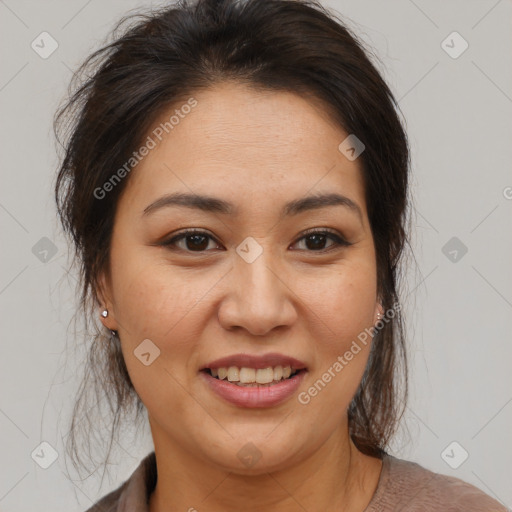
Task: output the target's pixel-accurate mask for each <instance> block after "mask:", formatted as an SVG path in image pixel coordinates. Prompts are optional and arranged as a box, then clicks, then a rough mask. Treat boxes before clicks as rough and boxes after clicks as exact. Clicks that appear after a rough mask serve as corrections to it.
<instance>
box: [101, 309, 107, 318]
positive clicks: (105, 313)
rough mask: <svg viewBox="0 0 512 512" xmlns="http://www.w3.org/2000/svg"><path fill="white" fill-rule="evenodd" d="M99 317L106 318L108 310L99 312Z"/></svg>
mask: <svg viewBox="0 0 512 512" xmlns="http://www.w3.org/2000/svg"><path fill="white" fill-rule="evenodd" d="M101 316H102V317H103V318H107V316H108V309H104V310H103V311H102V312H101Z"/></svg>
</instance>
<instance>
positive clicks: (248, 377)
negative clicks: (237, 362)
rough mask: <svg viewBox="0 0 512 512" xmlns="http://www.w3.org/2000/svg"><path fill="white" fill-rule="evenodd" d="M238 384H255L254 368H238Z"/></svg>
mask: <svg viewBox="0 0 512 512" xmlns="http://www.w3.org/2000/svg"><path fill="white" fill-rule="evenodd" d="M240 382H242V383H244V384H247V383H249V382H256V370H255V369H254V368H240Z"/></svg>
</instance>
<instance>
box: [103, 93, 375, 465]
mask: <svg viewBox="0 0 512 512" xmlns="http://www.w3.org/2000/svg"><path fill="white" fill-rule="evenodd" d="M194 98H195V99H196V100H197V105H196V106H195V107H193V108H191V109H188V108H185V109H180V105H177V106H174V107H173V108H172V109H171V110H170V111H169V112H165V115H163V116H162V118H161V119H160V120H159V122H160V121H162V122H165V121H168V120H169V117H170V116H171V115H172V114H173V113H174V112H175V110H176V109H177V110H179V111H180V112H181V116H180V119H179V122H178V123H176V124H174V125H173V128H172V129H169V128H168V131H169V134H168V135H166V134H165V131H164V135H166V136H165V137H162V140H161V141H158V138H156V137H155V136H154V135H152V137H153V139H154V140H155V141H156V142H157V144H156V147H154V148H153V149H151V150H150V151H149V154H148V155H147V156H146V157H144V159H143V160H142V161H141V162H140V163H139V164H138V165H137V166H136V167H135V168H134V169H133V170H132V171H131V176H130V179H129V182H128V183H127V187H126V189H125V190H124V192H123V194H122V196H121V198H120V201H119V204H118V208H117V212H116V219H115V226H114V231H113V238H112V245H111V260H110V276H109V277H108V278H107V279H105V280H104V281H103V283H104V287H103V296H104V297H105V299H106V304H107V306H108V307H109V316H108V318H106V319H103V322H104V324H105V325H106V326H107V327H108V328H110V329H116V330H118V331H119V337H120V340H121V345H122V350H123V355H124V358H125V361H126V366H127V368H128V371H129V374H130V377H131V379H132V382H133V385H134V386H135V389H136V391H137V393H138V395H139V397H140V398H141V400H142V401H143V403H144V404H145V406H146V408H147V410H148V415H149V419H150V424H151V429H152V434H153V439H154V441H155V447H156V448H157V449H158V448H159V447H163V446H166V447H167V448H166V449H171V450H173V451H174V452H176V453H177V452H178V451H179V452H181V453H184V454H186V455H187V456H188V457H189V458H190V457H194V458H195V459H196V460H199V461H201V463H202V464H209V465H211V466H213V467H222V468H224V469H228V470H230V471H233V472H239V473H259V472H263V471H269V470H277V469H280V468H284V467H286V466H289V465H290V464H293V463H296V462H298V461H300V460H304V459H305V458H306V457H308V456H309V455H311V454H312V453H314V452H315V451H316V450H318V449H319V448H320V447H321V446H322V445H323V444H324V443H325V442H326V441H327V440H328V439H329V438H331V439H332V438H333V434H335V433H336V432H345V431H346V428H347V416H346V409H347V406H348V404H349V403H350V400H351V398H352V397H353V395H354V393H355V391H356V389H357V387H358V385H359V382H360V380H361V377H362V374H363V371H364V368H365V365H366V362H367V358H368V354H369V349H370V343H369V342H368V343H367V344H366V345H365V344H364V343H361V342H360V341H358V336H359V335H360V334H361V333H362V332H364V331H365V328H366V329H368V328H370V327H371V326H373V325H374V324H375V322H376V321H377V312H378V311H380V310H379V305H378V302H377V294H376V259H375V252H374V244H373V240H372V235H371V231H370V226H369V221H368V216H367V209H366V204H365V197H364V188H363V181H362V176H361V170H360V168H359V165H358V160H357V159H356V160H353V161H351V160H349V159H348V158H347V157H346V156H345V155H344V154H343V153H342V152H340V150H339V149H338V146H339V145H340V143H341V142H342V141H343V140H344V139H346V137H347V136H348V134H347V133H344V132H343V131H342V130H341V129H340V128H338V127H337V126H336V125H335V124H333V123H332V122H330V121H329V119H328V118H327V116H326V115H325V114H324V113H323V112H322V110H321V108H320V107H319V106H318V105H317V104H316V103H312V102H311V101H306V100H305V99H302V98H301V97H300V96H297V95H294V94H291V93H285V92H261V91H255V90H252V89H249V88H247V87H246V86H242V85H237V84H233V83H225V84H222V85H217V86H215V87H213V88H211V89H209V90H207V91H202V92H200V93H197V94H195V95H194ZM185 103H186V102H184V104H185ZM314 104H315V105H317V106H316V107H315V106H313V105H314ZM189 110H190V112H189V113H188V114H183V112H185V111H187V112H188V111H189ZM174 121H175V120H174ZM157 125H158V123H157V124H156V125H155V128H156V127H157ZM160 131H161V130H160ZM172 194H183V195H187V196H193V197H195V198H196V200H195V201H192V200H191V199H190V197H189V199H187V200H186V201H182V204H178V203H177V202H175V201H174V202H173V201H171V200H170V197H171V195H172ZM324 194H326V195H327V194H331V195H332V194H337V195H339V196H340V197H341V199H340V198H338V200H331V201H329V200H326V199H324V200H322V201H320V202H318V201H315V200H311V201H307V198H311V197H313V198H314V197H318V196H320V195H324ZM206 196H208V197H209V198H213V199H214V200H215V201H203V200H201V201H199V198H200V197H201V198H202V197H206ZM182 197H184V196H182ZM193 197H192V198H193ZM165 198H167V200H166V199H165ZM343 198H346V199H343ZM331 199H332V198H331ZM104 200H105V201H107V200H108V197H106V198H105V199H104ZM185 202H186V203H187V204H184V203H185ZM226 205H227V206H226ZM192 229H194V230H198V231H200V234H197V233H196V234H189V236H188V237H183V238H181V239H177V240H174V241H173V242H171V239H173V238H175V237H176V236H177V235H178V234H182V233H183V232H185V231H187V230H192ZM308 230H315V231H318V232H321V233H320V234H318V233H317V234H316V235H314V234H311V233H305V232H306V231H308ZM326 231H327V232H328V233H326ZM339 240H346V241H347V242H348V243H349V244H350V245H344V244H343V243H338V242H337V241H339ZM148 340H149V341H148ZM353 342H356V344H357V346H358V347H359V350H357V349H356V348H355V346H354V343H353ZM347 352H350V353H351V354H352V357H350V356H349V355H347V356H345V354H346V353H347ZM247 355H248V356H254V358H252V359H251V358H245V359H244V358H243V357H242V356H247ZM261 356H263V357H261ZM224 358H228V360H226V361H218V360H220V359H224ZM229 358H230V359H229ZM291 358H293V359H291ZM216 361H217V362H216ZM342 361H343V362H342ZM336 363H338V364H336ZM288 365H290V366H291V370H293V369H297V370H300V371H298V372H297V375H295V377H292V378H290V379H286V380H282V379H281V380H280V383H277V384H276V383H272V384H270V385H269V384H267V385H266V386H262V387H259V386H258V387H256V386H255V385H254V384H253V385H252V386H251V385H250V383H245V385H244V386H240V385H238V384H235V383H233V382H235V381H233V382H229V380H228V378H229V377H230V378H231V379H237V378H242V376H243V379H242V380H245V381H247V380H249V381H251V380H254V379H257V380H258V381H260V382H262V381H263V382H267V381H268V380H270V379H272V380H278V379H279V377H280V373H281V371H280V370H279V368H278V367H279V366H283V367H286V366H288ZM340 366H341V369H340ZM228 367H237V368H240V367H242V368H244V369H243V370H241V371H237V370H236V368H235V369H233V368H232V369H231V370H230V371H229V374H228V377H227V378H225V379H224V380H222V381H221V380H220V379H219V378H218V377H219V376H222V375H223V373H224V371H223V370H222V369H219V368H228ZM268 367H270V368H272V369H271V370H268V369H265V368H268ZM208 368H209V369H213V370H214V371H213V372H210V370H208ZM215 370H216V371H217V378H215V377H214V376H212V375H211V373H213V374H215V373H216V372H215ZM257 370H260V372H258V371H257ZM286 371H287V370H286V368H285V369H284V370H283V372H284V373H285V375H286ZM326 375H327V376H326ZM329 377H330V378H329ZM315 383H316V387H315ZM312 387H313V391H311V390H310V388H312ZM308 390H310V391H308ZM315 391H316V392H315ZM160 449H163V448H160Z"/></svg>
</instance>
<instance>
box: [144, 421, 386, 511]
mask: <svg viewBox="0 0 512 512" xmlns="http://www.w3.org/2000/svg"><path fill="white" fill-rule="evenodd" d="M153 438H154V441H155V455H156V461H157V473H158V480H157V485H156V487H155V490H154V492H153V493H152V494H151V496H150V502H149V510H150V512H164V511H168V510H187V511H190V512H193V511H194V510H195V509H197V510H208V511H210V512H235V511H238V510H240V509H243V510H246V511H249V512H252V511H259V510H266V511H267V512H273V511H276V512H277V511H279V512H297V511H303V510H308V512H320V511H321V512H326V511H331V510H332V511H334V510H336V511H337V512H355V511H361V510H364V508H366V506H367V505H368V503H369V502H370V500H371V498H372V496H373V494H374V493H375V489H376V488H377V484H378V480H379V476H380V471H381V467H382V462H381V460H379V459H376V458H373V457H369V456H367V455H364V454H363V453H361V452H360V451H359V450H358V449H357V448H356V446H355V445H354V443H353V442H352V440H351V439H350V436H349V434H348V425H347V424H345V425H344V426H343V428H341V429H339V430H337V431H335V432H334V433H333V435H332V436H331V437H330V438H329V439H328V440H327V441H326V442H325V443H324V444H323V445H322V446H321V447H320V448H319V449H317V450H316V451H315V452H314V453H312V454H311V455H310V456H309V457H305V458H304V459H303V460H302V461H301V462H300V463H298V464H294V465H293V466H292V467H287V468H286V469H282V470H279V471H269V472H268V473H263V474H259V475H242V474H236V473H232V472H228V471H226V470H223V469H222V468H219V467H218V466H214V465H208V464H206V463H205V461H204V460H198V459H196V458H194V457H193V455H191V454H190V452H186V451H184V450H182V449H181V447H180V446H177V443H176V444H174V443H169V442H166V441H164V439H165V438H161V437H160V436H158V435H155V432H153ZM158 441H163V442H158Z"/></svg>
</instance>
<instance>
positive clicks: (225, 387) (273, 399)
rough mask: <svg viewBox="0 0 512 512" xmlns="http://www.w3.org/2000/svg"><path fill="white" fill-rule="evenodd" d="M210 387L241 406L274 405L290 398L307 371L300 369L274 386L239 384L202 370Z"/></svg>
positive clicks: (222, 396)
mask: <svg viewBox="0 0 512 512" xmlns="http://www.w3.org/2000/svg"><path fill="white" fill-rule="evenodd" d="M200 373H201V375H202V377H203V378H204V379H205V380H206V382H207V384H208V385H209V386H210V389H211V390H212V391H214V392H215V393H216V394H217V395H219V396H220V397H221V398H224V400H227V401H228V402H231V403H232V404H234V405H237V406H239V407H272V406H274V405H278V404H280V403H282V402H284V401H285V400H287V399H288V398H290V397H291V396H292V395H293V394H294V393H295V391H297V388H298V387H299V386H300V383H301V382H302V379H303V378H304V376H305V374H306V371H305V370H300V371H299V372H297V373H296V374H295V375H294V376H293V377H290V378H289V379H285V380H282V381H281V382H278V383H277V384H272V386H262V387H258V386H254V387H249V386H237V385H236V384H232V383H231V382H229V381H228V380H219V379H216V378H215V377H212V376H211V375H210V374H209V373H208V372H207V371H206V372H205V371H202V372H200Z"/></svg>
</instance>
